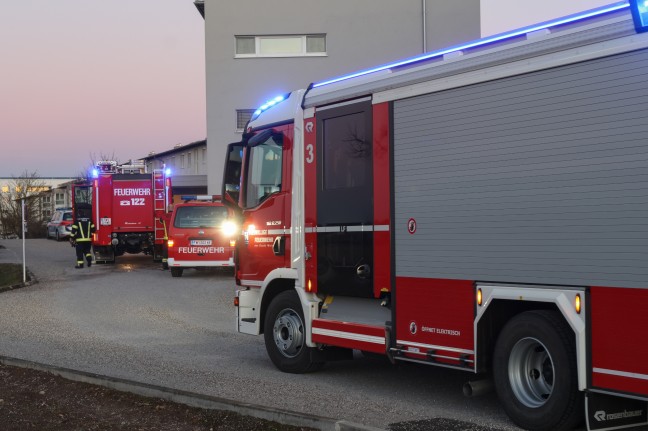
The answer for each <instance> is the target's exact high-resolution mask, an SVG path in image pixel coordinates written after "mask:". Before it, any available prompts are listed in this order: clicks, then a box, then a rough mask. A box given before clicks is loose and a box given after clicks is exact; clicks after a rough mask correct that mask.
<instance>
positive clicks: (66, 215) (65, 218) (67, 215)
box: [63, 212, 72, 221]
mask: <svg viewBox="0 0 648 431" xmlns="http://www.w3.org/2000/svg"><path fill="white" fill-rule="evenodd" d="M63 220H64V221H68V220H72V213H71V212H69V213H63Z"/></svg>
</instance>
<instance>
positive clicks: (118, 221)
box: [90, 162, 171, 262]
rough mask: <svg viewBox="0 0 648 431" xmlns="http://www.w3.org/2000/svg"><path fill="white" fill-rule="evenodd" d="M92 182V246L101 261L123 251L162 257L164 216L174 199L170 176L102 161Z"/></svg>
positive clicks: (163, 171)
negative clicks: (172, 198)
mask: <svg viewBox="0 0 648 431" xmlns="http://www.w3.org/2000/svg"><path fill="white" fill-rule="evenodd" d="M93 177H94V178H93V180H92V182H91V186H90V187H91V190H92V192H91V194H92V220H93V222H94V224H95V228H96V231H95V235H94V239H93V250H94V255H95V259H96V260H97V261H98V262H114V261H115V257H116V256H121V255H123V254H124V253H131V254H137V253H145V254H149V255H152V256H153V258H154V259H155V260H161V259H162V248H163V243H164V240H165V232H164V225H163V222H162V218H163V217H164V216H165V214H166V213H167V211H168V208H169V203H170V202H171V179H170V178H168V177H167V176H166V173H165V170H163V169H158V170H155V171H154V172H152V173H148V172H146V170H145V169H144V167H143V166H133V165H121V166H118V165H117V164H116V163H114V162H99V163H98V164H97V168H96V170H95V172H94V175H93Z"/></svg>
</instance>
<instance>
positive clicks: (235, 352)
mask: <svg viewBox="0 0 648 431" xmlns="http://www.w3.org/2000/svg"><path fill="white" fill-rule="evenodd" d="M0 244H2V245H4V246H6V247H7V249H6V250H0V262H7V261H11V262H19V261H20V257H21V244H20V241H16V240H2V241H0ZM74 261H75V258H74V251H73V249H72V248H71V247H70V246H69V245H68V244H66V243H63V242H61V243H57V242H55V241H51V240H50V241H47V240H28V241H27V264H28V266H29V268H31V269H32V271H33V272H34V275H35V276H36V278H37V279H38V283H36V284H34V285H32V286H29V287H27V288H23V289H18V290H13V291H9V292H4V293H2V294H1V295H0V327H2V328H3V330H2V331H0V355H5V356H8V357H14V358H19V359H24V360H28V361H34V362H38V363H44V364H51V365H54V366H58V367H63V368H69V369H74V370H79V371H83V372H90V373H97V374H101V375H106V376H112V377H116V378H121V379H126V380H132V381H137V382H142V383H148V384H152V385H158V386H164V387H169V388H173V389H178V390H183V391H189V392H196V393H199V394H202V395H206V396H213V397H218V398H224V399H229V400H234V401H236V402H239V403H250V404H254V405H262V406H267V407H270V408H275V409H281V410H288V411H293V412H296V413H298V414H312V415H317V416H323V417H330V418H332V419H335V420H347V421H351V422H354V423H359V424H363V425H367V426H373V427H379V428H387V427H389V426H401V425H402V426H408V427H410V428H412V429H417V428H415V427H419V428H420V426H421V424H422V423H428V424H432V423H435V422H440V421H442V420H445V421H455V422H457V423H461V422H463V423H468V424H471V426H479V427H482V429H493V430H494V429H497V430H506V431H512V430H517V429H518V428H517V427H515V426H514V425H512V424H511V423H510V421H509V420H508V418H507V417H506V415H505V414H504V412H503V411H502V409H501V407H500V406H499V404H498V402H497V399H496V397H494V396H486V397H480V398H472V399H468V398H465V397H464V396H463V395H462V390H461V386H462V384H463V383H464V382H465V381H466V380H468V379H470V378H473V376H472V375H471V374H469V373H463V372H460V371H454V370H447V369H443V368H436V367H424V366H416V365H414V364H406V363H402V364H398V365H397V366H392V365H390V364H389V363H387V362H386V361H376V360H370V359H367V358H362V357H361V356H357V357H356V359H355V360H353V361H343V362H334V363H329V364H327V365H326V367H325V368H324V369H323V370H321V371H319V372H317V373H312V374H304V375H291V374H285V373H281V372H279V371H278V370H277V369H276V368H275V367H274V366H273V365H272V363H271V362H270V360H269V359H268V357H267V354H266V352H265V347H264V344H263V337H254V336H248V335H243V334H238V333H236V330H235V325H234V322H235V319H234V308H233V304H232V302H233V297H234V291H235V288H236V287H235V286H234V283H233V280H232V277H231V274H227V273H226V272H219V271H194V270H190V271H186V272H185V274H184V275H183V277H182V278H172V277H171V276H170V274H169V273H168V271H162V270H161V269H160V267H159V265H155V264H153V263H152V261H151V258H150V256H140V255H137V256H122V257H120V258H118V261H117V263H116V264H115V265H93V266H92V268H84V269H82V270H77V269H74V268H73V266H74ZM421 421H423V422H421ZM425 421H427V422H425ZM403 424H406V425H403ZM430 426H432V425H430ZM429 429H434V428H429ZM438 429H444V428H438Z"/></svg>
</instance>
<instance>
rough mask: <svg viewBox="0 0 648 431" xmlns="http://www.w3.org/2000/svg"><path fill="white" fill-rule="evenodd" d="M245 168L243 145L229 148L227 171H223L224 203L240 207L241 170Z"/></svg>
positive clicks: (238, 143) (229, 146) (226, 158)
mask: <svg viewBox="0 0 648 431" xmlns="http://www.w3.org/2000/svg"><path fill="white" fill-rule="evenodd" d="M242 166H243V144H242V143H241V142H237V143H234V144H229V145H228V146H227V154H226V156H225V169H224V171H223V191H222V193H221V195H222V196H223V203H225V204H229V205H230V206H235V207H238V201H239V194H240V191H241V190H240V189H241V168H242Z"/></svg>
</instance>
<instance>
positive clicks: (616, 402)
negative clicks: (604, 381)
mask: <svg viewBox="0 0 648 431" xmlns="http://www.w3.org/2000/svg"><path fill="white" fill-rule="evenodd" d="M585 418H586V420H587V429H588V430H589V431H601V430H614V429H622V428H630V427H636V426H640V425H648V402H646V401H641V400H635V399H632V398H622V397H615V396H611V395H604V394H596V393H592V392H588V393H587V394H586V396H585Z"/></svg>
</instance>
